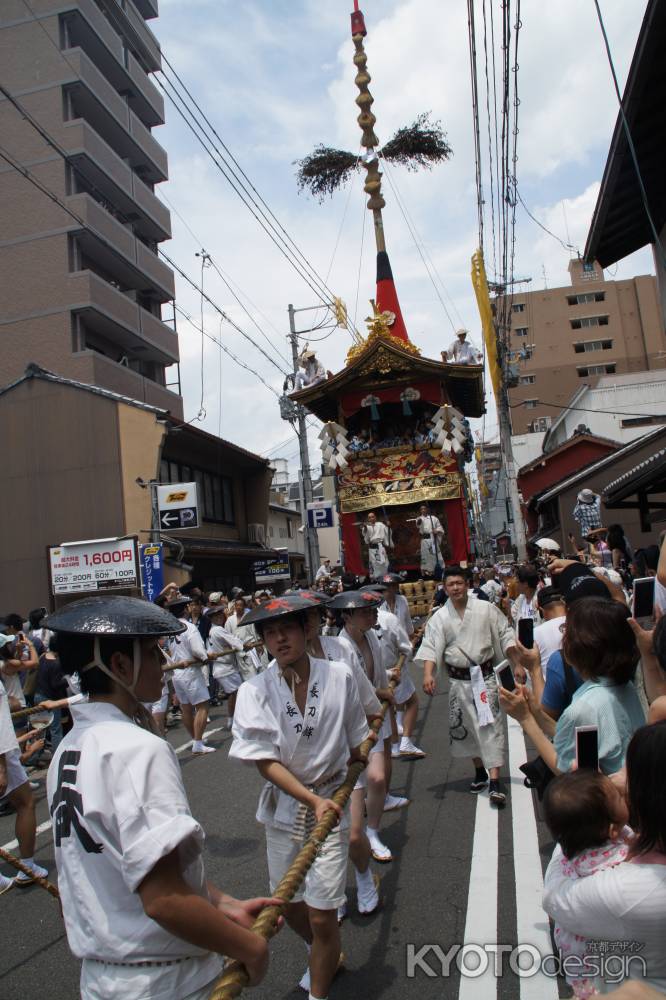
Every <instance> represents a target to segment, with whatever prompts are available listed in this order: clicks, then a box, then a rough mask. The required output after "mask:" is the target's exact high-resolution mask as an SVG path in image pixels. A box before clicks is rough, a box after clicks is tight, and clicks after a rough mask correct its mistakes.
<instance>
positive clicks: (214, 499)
mask: <svg viewBox="0 0 666 1000" xmlns="http://www.w3.org/2000/svg"><path fill="white" fill-rule="evenodd" d="M160 481H161V482H163V483H191V482H195V483H196V484H197V500H198V503H199V510H200V512H201V517H202V519H203V520H204V521H218V522H219V523H220V524H234V523H235V519H234V504H233V483H232V480H231V479H230V478H229V477H228V476H219V475H218V474H217V473H216V472H207V471H206V470H205V469H193V468H192V466H190V465H181V463H180V462H173V461H167V460H166V459H162V462H161V464H160Z"/></svg>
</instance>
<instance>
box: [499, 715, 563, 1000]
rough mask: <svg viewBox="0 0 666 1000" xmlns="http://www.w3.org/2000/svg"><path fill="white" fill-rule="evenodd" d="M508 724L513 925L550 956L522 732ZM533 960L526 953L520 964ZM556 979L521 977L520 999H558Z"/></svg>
mask: <svg viewBox="0 0 666 1000" xmlns="http://www.w3.org/2000/svg"><path fill="white" fill-rule="evenodd" d="M507 722H508V725H509V772H510V774H511V778H512V783H511V815H512V821H513V863H514V870H515V877H516V926H517V931H518V938H517V943H518V944H519V945H532V946H533V947H535V948H538V950H539V952H540V954H541V955H542V956H543V957H545V956H546V955H551V954H552V951H553V946H552V943H551V940H550V929H549V924H548V917H547V916H546V914H545V913H544V911H543V908H542V906H541V897H542V895H543V875H542V872H541V857H540V855H539V839H538V836H537V826H536V817H535V815H534V804H533V802H532V792H531V791H530V789H529V788H525V786H524V784H523V780H522V772H521V771H519V770H518V768H519V766H520V765H521V764H523V763H524V762H525V760H526V759H527V751H526V748H525V738H524V736H523V731H522V729H521V727H520V725H519V723H517V722H516V721H515V719H511V718H509V719H507ZM531 961H533V960H532V959H531V958H530V956H529V954H528V953H525V954H524V955H523V959H522V963H529V962H531ZM558 995H559V994H558V989H557V980H556V979H552V978H549V977H548V976H545V975H543V974H542V973H537V974H536V975H534V976H530V977H529V978H528V977H525V978H521V980H520V1000H558Z"/></svg>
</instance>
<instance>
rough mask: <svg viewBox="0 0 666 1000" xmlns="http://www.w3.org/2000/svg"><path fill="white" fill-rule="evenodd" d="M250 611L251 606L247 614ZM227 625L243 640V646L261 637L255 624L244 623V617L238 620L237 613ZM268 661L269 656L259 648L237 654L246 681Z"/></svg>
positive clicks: (237, 662)
mask: <svg viewBox="0 0 666 1000" xmlns="http://www.w3.org/2000/svg"><path fill="white" fill-rule="evenodd" d="M248 612H249V608H248V610H247V611H246V612H245V614H248ZM243 617H245V615H244V616H243ZM225 627H226V629H227V631H228V632H231V634H232V635H235V636H236V637H237V638H238V639H240V640H241V641H242V644H243V646H244V645H246V644H249V643H251V642H257V641H258V639H259V635H258V634H257V630H256V629H255V627H254V625H243V619H242V618H241V620H240V621H238V616H237V615H236V614H233V615H231V616H230V617H229V618H228V619H227V621H226V622H225ZM267 663H268V658H267V657H266V656H265V654H261V653H260V651H259V650H258V649H248V650H245V652H243V651H241V652H239V653H237V654H236V664H237V667H238V672H239V673H240V675H241V677H242V678H243V680H244V681H247V680H249V679H250V677H254V675H255V674H256V673H258V672H259V671H261V670H263V669H264V667H265V666H266V664H267Z"/></svg>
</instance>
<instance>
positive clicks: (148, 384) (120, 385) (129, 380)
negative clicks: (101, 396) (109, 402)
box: [74, 351, 183, 420]
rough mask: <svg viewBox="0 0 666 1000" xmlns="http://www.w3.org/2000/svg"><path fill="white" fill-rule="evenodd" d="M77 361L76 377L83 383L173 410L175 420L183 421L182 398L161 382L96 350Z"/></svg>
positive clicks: (83, 353)
mask: <svg viewBox="0 0 666 1000" xmlns="http://www.w3.org/2000/svg"><path fill="white" fill-rule="evenodd" d="M74 358H75V359H76V368H77V375H76V377H77V378H78V379H79V380H80V381H81V382H86V383H87V384H88V385H98V386H101V387H102V388H104V389H109V390H110V391H111V392H116V393H118V394H119V395H121V396H129V398H130V399H138V400H139V402H141V403H148V405H149V406H156V407H158V408H159V409H160V410H169V412H170V413H172V414H173V416H174V417H177V418H178V419H179V420H182V419H183V400H182V397H181V396H179V395H178V394H177V393H175V392H171V390H170V389H166V388H165V387H164V386H163V385H160V384H159V383H158V382H153V381H152V380H151V379H148V378H145V377H144V376H143V375H139V373H138V372H135V371H132V369H131V368H126V367H125V365H120V364H118V363H117V362H116V361H113V360H112V359H111V358H107V357H105V356H104V355H103V354H98V353H97V352H96V351H80V352H79V353H77V354H75V355H74Z"/></svg>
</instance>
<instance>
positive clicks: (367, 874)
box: [354, 865, 373, 889]
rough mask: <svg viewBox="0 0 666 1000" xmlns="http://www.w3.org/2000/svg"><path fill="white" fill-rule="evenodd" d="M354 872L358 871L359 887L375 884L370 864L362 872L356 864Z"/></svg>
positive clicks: (364, 887) (357, 881)
mask: <svg viewBox="0 0 666 1000" xmlns="http://www.w3.org/2000/svg"><path fill="white" fill-rule="evenodd" d="M354 872H355V873H356V885H357V886H358V888H359V889H366V888H368V886H370V885H372V884H373V881H372V872H371V870H370V865H368V867H367V868H366V869H365V871H364V872H360V871H359V870H358V868H356V866H354Z"/></svg>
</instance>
